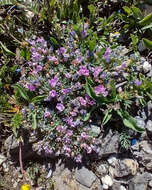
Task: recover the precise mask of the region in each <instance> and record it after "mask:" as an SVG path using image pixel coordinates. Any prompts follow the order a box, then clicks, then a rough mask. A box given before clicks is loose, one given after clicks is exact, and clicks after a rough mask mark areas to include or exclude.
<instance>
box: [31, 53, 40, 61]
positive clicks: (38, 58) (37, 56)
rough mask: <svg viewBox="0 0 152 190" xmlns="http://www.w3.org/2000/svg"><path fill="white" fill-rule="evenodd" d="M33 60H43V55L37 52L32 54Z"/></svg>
mask: <svg viewBox="0 0 152 190" xmlns="http://www.w3.org/2000/svg"><path fill="white" fill-rule="evenodd" d="M32 60H33V61H35V62H40V61H41V60H42V56H41V55H40V54H39V53H37V52H35V53H33V54H32Z"/></svg>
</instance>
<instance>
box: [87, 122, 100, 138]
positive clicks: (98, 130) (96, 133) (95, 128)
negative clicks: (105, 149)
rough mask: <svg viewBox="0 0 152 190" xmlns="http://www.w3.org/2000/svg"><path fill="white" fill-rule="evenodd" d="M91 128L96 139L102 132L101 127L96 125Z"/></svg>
mask: <svg viewBox="0 0 152 190" xmlns="http://www.w3.org/2000/svg"><path fill="white" fill-rule="evenodd" d="M90 127H91V131H90V132H91V133H93V135H94V136H95V137H97V136H98V135H99V134H100V132H101V129H100V127H99V126H96V125H91V126H90Z"/></svg>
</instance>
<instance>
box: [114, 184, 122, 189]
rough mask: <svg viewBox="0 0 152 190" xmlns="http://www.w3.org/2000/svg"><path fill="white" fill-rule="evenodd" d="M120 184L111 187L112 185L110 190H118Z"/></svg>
mask: <svg viewBox="0 0 152 190" xmlns="http://www.w3.org/2000/svg"><path fill="white" fill-rule="evenodd" d="M120 185H121V184H120V183H114V184H113V185H112V190H118V189H120Z"/></svg>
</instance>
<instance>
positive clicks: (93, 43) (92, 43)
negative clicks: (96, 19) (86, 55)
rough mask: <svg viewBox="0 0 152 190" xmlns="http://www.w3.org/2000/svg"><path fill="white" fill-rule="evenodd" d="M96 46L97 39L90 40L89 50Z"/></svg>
mask: <svg viewBox="0 0 152 190" xmlns="http://www.w3.org/2000/svg"><path fill="white" fill-rule="evenodd" d="M95 47H96V39H93V40H90V41H89V50H90V51H91V52H92V51H93V50H94V48H95Z"/></svg>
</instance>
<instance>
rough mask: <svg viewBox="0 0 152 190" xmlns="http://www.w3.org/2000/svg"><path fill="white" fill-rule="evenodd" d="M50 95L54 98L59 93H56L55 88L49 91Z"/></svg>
mask: <svg viewBox="0 0 152 190" xmlns="http://www.w3.org/2000/svg"><path fill="white" fill-rule="evenodd" d="M49 95H50V96H51V97H53V98H54V97H55V96H56V95H57V94H56V91H55V90H51V91H50V92H49Z"/></svg>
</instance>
